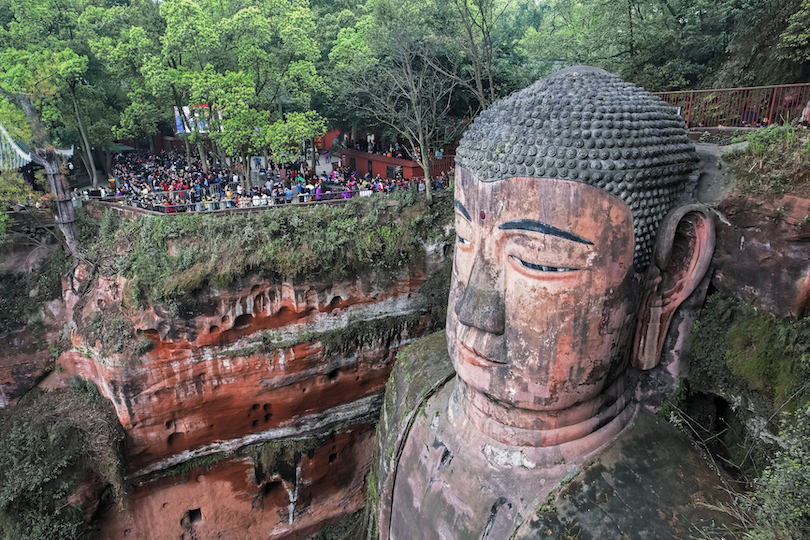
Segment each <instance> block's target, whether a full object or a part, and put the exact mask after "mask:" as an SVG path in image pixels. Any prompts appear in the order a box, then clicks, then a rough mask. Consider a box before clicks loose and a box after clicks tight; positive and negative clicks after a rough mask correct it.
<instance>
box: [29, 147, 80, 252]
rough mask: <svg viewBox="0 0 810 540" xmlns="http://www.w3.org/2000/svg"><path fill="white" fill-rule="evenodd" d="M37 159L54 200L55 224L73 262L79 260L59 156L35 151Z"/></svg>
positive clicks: (73, 213)
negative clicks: (63, 238) (60, 232)
mask: <svg viewBox="0 0 810 540" xmlns="http://www.w3.org/2000/svg"><path fill="white" fill-rule="evenodd" d="M36 155H37V157H39V158H40V160H42V163H41V165H42V166H43V167H45V174H46V176H47V177H48V184H50V188H51V191H52V192H53V194H54V195H55V200H56V215H55V216H54V217H55V218H56V223H57V224H58V225H59V230H60V231H62V235H63V236H64V237H65V244H66V245H67V248H68V251H70V254H71V256H72V257H73V262H77V261H78V260H79V255H80V253H79V230H78V227H77V225H76V213H75V211H74V209H73V202H72V201H71V199H70V194H69V192H68V185H67V182H66V181H65V177H64V175H63V174H62V171H61V170H60V169H59V156H57V155H56V153H55V152H53V150H52V149H50V148H48V149H44V150H43V149H37V150H36Z"/></svg>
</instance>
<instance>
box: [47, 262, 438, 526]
mask: <svg viewBox="0 0 810 540" xmlns="http://www.w3.org/2000/svg"><path fill="white" fill-rule="evenodd" d="M443 257H444V250H442V249H441V246H439V248H438V249H433V250H428V253H427V255H426V257H425V258H424V259H423V260H422V261H421V262H420V263H418V264H417V265H416V266H414V267H413V268H411V269H410V271H409V272H408V273H407V274H406V275H405V276H404V279H402V280H400V281H392V280H390V279H383V278H380V277H378V276H375V275H373V274H368V275H364V276H359V277H358V278H357V279H354V280H350V281H349V280H347V281H345V282H338V283H306V282H303V283H300V282H299V283H294V284H293V283H272V282H269V281H267V280H266V279H262V278H260V277H258V276H252V277H248V278H246V279H244V280H243V281H242V282H241V283H238V284H237V285H238V286H234V287H231V288H230V289H228V290H222V291H218V290H213V289H212V290H210V291H204V292H203V293H200V294H198V295H197V296H195V298H194V299H193V300H192V301H190V302H188V303H186V304H184V305H183V306H181V310H180V311H181V313H179V314H177V313H175V314H173V313H171V312H169V311H168V310H166V309H163V308H161V307H155V306H152V305H148V306H145V307H144V308H143V309H141V310H137V311H136V310H133V309H132V308H131V307H130V308H125V309H119V306H121V305H122V304H124V303H125V299H126V297H125V294H126V293H125V290H126V287H127V282H126V280H124V279H123V278H118V277H110V278H105V277H103V276H93V279H92V281H88V280H89V278H90V277H91V276H92V274H91V273H90V269H89V268H86V267H83V266H81V265H80V266H79V267H78V268H77V269H76V270H75V272H74V273H73V275H72V276H71V280H70V283H66V285H65V290H64V296H65V299H66V301H65V303H64V304H63V306H62V308H61V311H60V312H61V313H63V314H67V315H68V316H69V315H70V314H71V313H72V315H73V317H74V318H75V321H76V322H75V325H76V326H77V327H78V331H77V332H75V333H74V334H73V349H72V350H70V351H68V352H65V353H63V354H62V356H61V357H60V359H59V364H60V366H61V370H60V372H58V373H52V374H51V375H50V376H49V377H48V378H47V379H46V381H44V382H43V383H41V387H42V388H43V389H46V390H47V389H50V388H56V387H60V386H65V385H67V384H69V381H70V378H71V377H72V376H74V375H79V376H80V377H82V378H85V379H89V380H92V381H93V382H95V383H96V384H97V386H98V387H99V389H100V391H101V393H102V394H103V395H104V396H105V397H108V398H110V399H111V401H112V402H113V405H114V407H115V409H116V414H117V416H118V418H119V420H120V421H121V423H122V425H123V426H124V428H125V430H126V431H127V457H128V466H129V471H128V473H129V480H130V481H131V482H135V483H137V484H138V486H139V487H138V488H137V489H136V491H135V493H134V494H133V495H132V496H131V497H128V498H127V500H125V501H124V502H123V504H122V506H121V507H115V508H107V509H102V513H101V517H102V520H103V523H104V531H105V532H104V535H105V536H102V538H111V539H112V538H123V537H127V536H129V537H133V538H178V537H180V535H182V534H185V535H186V538H191V536H189V535H191V534H192V533H193V535H194V536H193V537H194V538H218V537H219V536H218V535H221V534H229V532H232V531H235V530H239V531H241V532H240V537H243V538H307V537H309V536H310V534H312V533H314V532H316V531H317V530H318V529H319V528H320V527H322V526H323V525H325V524H327V523H330V522H334V521H337V520H339V519H340V518H341V517H342V516H344V515H346V514H348V513H351V512H354V511H357V510H358V509H360V508H361V507H362V506H363V502H364V494H365V477H366V474H367V472H368V470H369V467H370V458H371V451H372V447H373V441H372V437H373V424H374V423H375V422H376V421H377V419H378V417H379V410H380V407H381V404H382V393H383V387H384V385H385V381H386V380H387V377H388V373H389V371H390V369H391V366H392V363H393V359H394V358H395V356H396V353H397V351H398V350H400V349H401V348H402V347H404V346H405V345H407V344H408V343H410V342H411V341H413V340H414V339H415V338H417V337H419V336H421V335H423V334H424V333H425V332H426V331H427V329H428V328H429V327H431V326H435V324H436V322H437V321H435V320H434V319H433V318H435V316H436V315H435V313H440V312H441V310H436V311H435V313H434V312H433V311H432V310H433V309H434V307H435V299H431V298H428V296H429V295H432V294H433V293H434V292H435V290H434V289H435V287H436V279H437V278H436V276H437V275H438V273H439V270H440V269H441V268H442V265H443V264H444V258H443ZM88 284H89V285H90V286H89V287H88ZM423 287H424V290H423ZM427 291H430V292H427ZM439 301H441V302H443V300H439ZM98 313H102V314H103V316H104V317H109V316H115V317H126V319H127V324H131V325H132V328H134V331H135V333H136V336H138V339H140V340H142V341H144V340H148V341H149V342H151V350H150V351H149V352H147V353H145V354H142V355H140V356H138V355H137V354H135V353H133V352H132V351H133V350H134V349H133V345H134V342H130V343H129V344H128V345H127V346H126V347H125V350H124V351H122V352H111V351H114V348H111V347H110V346H109V345H110V344H106V343H102V342H101V341H99V340H96V341H95V342H92V343H91V342H89V341H87V340H86V339H85V338H84V337H82V336H87V335H91V334H88V328H89V327H88V325H89V324H91V322H92V320H93V318H94V317H95V318H96V319H97V318H98V317H97V314H98ZM82 325H84V327H83V326H82ZM91 326H92V325H91ZM127 332H129V330H127ZM46 352H47V351H46ZM330 434H331V435H330ZM304 437H309V438H315V439H317V440H319V441H322V444H320V446H318V447H316V448H315V449H314V450H313V453H311V454H310V455H309V456H307V455H305V456H303V457H302V458H301V459H300V461H299V462H297V463H296V464H295V465H292V466H288V467H287V470H288V471H289V470H291V471H293V472H294V474H293V475H292V476H291V477H290V476H289V475H287V476H285V477H284V478H276V477H274V476H270V477H269V478H261V479H257V473H256V471H255V470H254V466H253V464H252V462H250V460H248V461H245V459H247V458H244V456H245V455H248V454H249V453H250V450H249V449H250V448H255V447H257V445H260V444H263V443H268V442H270V443H275V442H278V441H285V440H291V439H301V438H304ZM327 437H330V438H329V439H328V440H326V441H325V442H323V440H324V438H327ZM206 456H207V457H206ZM240 456H242V457H240ZM222 457H225V459H224V460H223V461H219V462H218V463H217V464H216V465H215V466H213V467H211V470H210V471H207V470H203V472H202V473H201V474H200V473H197V472H193V473H192V476H191V477H190V480H184V479H183V478H185V477H182V476H181V477H171V478H160V477H161V475H163V474H164V473H165V471H169V470H172V469H173V468H175V467H184V466H185V465H184V464H186V463H187V462H189V461H190V460H193V459H197V458H205V459H206V460H207V462H210V461H211V460H214V461H216V460H218V459H221V458H222ZM156 478H157V479H156ZM197 478H199V482H197V481H196V479H197ZM161 498H165V499H166V500H167V501H171V502H172V503H174V502H176V501H184V505H183V508H182V509H181V508H179V507H178V508H174V507H173V506H172V505H170V506H172V512H169V511H167V510H166V511H164V507H163V506H162V505H163V503H164V502H166V501H162V502H160V504H159V505H158V502H157V500H158V499H161ZM257 501H258V502H257ZM186 502H188V504H186ZM156 505H157V506H156ZM195 505H196V506H195ZM166 508H169V507H168V506H167V507H166ZM197 508H200V509H202V510H201V512H200V514H199V516H201V517H200V519H197V517H195V516H197V514H196V513H195V512H193V511H194V510H195V509H197ZM206 508H207V509H208V510H205V509H206ZM291 508H292V510H290V509H291ZM189 510H191V511H192V512H191V514H188V511H189ZM184 512H185V514H184ZM192 518H193V519H192ZM184 519H185V521H183V520H184ZM181 521H182V523H181ZM190 522H193V523H191V525H189V523H190ZM126 531H129V532H128V533H127V534H125V532H126ZM244 531H248V532H246V533H245V532H244Z"/></svg>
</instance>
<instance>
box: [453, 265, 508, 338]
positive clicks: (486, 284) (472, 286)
mask: <svg viewBox="0 0 810 540" xmlns="http://www.w3.org/2000/svg"><path fill="white" fill-rule="evenodd" d="M500 279H501V272H500V270H499V269H496V268H494V267H493V265H492V264H490V263H489V262H487V261H486V259H485V258H484V256H483V254H482V253H481V252H479V253H477V254H476V257H475V260H474V261H473V266H472V270H471V271H470V279H469V280H468V281H467V287H466V288H465V289H464V292H463V293H462V294H461V298H460V299H459V301H458V302H457V303H456V307H455V311H456V316H457V317H458V321H459V322H460V323H461V324H464V325H466V326H474V327H475V328H478V329H479V330H483V331H484V332H489V333H490V334H496V335H501V334H503V332H504V325H505V323H504V319H505V316H504V311H505V309H504V300H503V294H502V293H501V289H502V287H501V284H500V283H499V282H500Z"/></svg>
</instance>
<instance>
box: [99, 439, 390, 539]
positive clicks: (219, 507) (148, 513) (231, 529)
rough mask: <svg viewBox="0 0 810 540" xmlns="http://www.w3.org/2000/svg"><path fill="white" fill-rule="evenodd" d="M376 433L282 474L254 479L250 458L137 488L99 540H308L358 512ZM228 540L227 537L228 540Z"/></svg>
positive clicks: (338, 442)
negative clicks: (338, 519) (345, 515)
mask: <svg viewBox="0 0 810 540" xmlns="http://www.w3.org/2000/svg"><path fill="white" fill-rule="evenodd" d="M373 438H374V427H373V425H371V424H359V425H355V426H351V427H349V428H345V429H342V430H340V431H338V432H337V433H335V434H334V435H332V436H331V437H329V438H328V439H326V440H325V441H324V443H323V444H322V445H321V446H320V447H319V448H317V449H315V450H313V451H312V452H311V453H310V454H303V455H301V456H300V457H299V458H298V459H297V460H294V461H292V462H290V463H287V464H285V465H287V466H286V467H284V468H282V471H281V472H275V473H274V474H271V475H268V476H267V477H264V478H257V476H256V469H255V464H254V463H253V461H252V460H251V459H250V458H241V459H240V458H232V459H225V460H223V461H220V462H219V463H216V464H214V465H212V466H210V467H207V468H200V467H197V468H192V469H191V470H189V471H188V472H187V473H185V474H182V475H178V476H171V477H164V478H160V479H158V480H155V481H151V482H146V483H144V484H141V485H140V486H138V487H137V488H136V489H135V492H134V493H133V494H132V495H131V496H130V497H129V499H128V501H127V508H119V509H113V510H111V511H110V512H109V513H108V515H107V518H106V520H105V521H104V522H103V523H102V528H101V532H100V533H99V534H98V535H97V537H96V538H97V539H98V540H119V539H122V538H155V539H157V538H172V539H176V538H185V539H190V538H196V539H198V540H203V539H209V538H210V539H219V538H230V537H235V538H263V539H266V538H285V539H292V540H295V539H298V538H301V539H304V538H309V537H310V536H311V535H312V534H314V533H315V532H316V531H317V530H319V529H320V528H321V527H322V526H323V525H324V523H325V522H329V521H334V518H335V516H336V515H340V514H339V512H342V513H351V512H354V511H356V510H358V509H359V508H362V506H363V504H364V501H365V483H364V475H363V474H358V470H364V468H365V467H366V464H367V463H368V461H369V460H370V453H371V448H372V445H373ZM229 535H233V536H229Z"/></svg>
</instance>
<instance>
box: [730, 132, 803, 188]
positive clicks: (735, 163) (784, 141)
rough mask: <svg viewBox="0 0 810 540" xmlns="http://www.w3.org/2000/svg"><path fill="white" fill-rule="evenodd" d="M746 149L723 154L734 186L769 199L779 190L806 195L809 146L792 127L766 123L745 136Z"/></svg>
mask: <svg viewBox="0 0 810 540" xmlns="http://www.w3.org/2000/svg"><path fill="white" fill-rule="evenodd" d="M745 139H747V140H748V148H747V149H746V150H745V151H742V152H737V153H734V154H729V155H727V156H726V158H725V159H727V160H728V161H729V163H730V166H731V170H732V172H733V173H734V177H735V178H736V179H737V187H738V188H740V190H742V191H743V192H745V193H750V194H755V195H761V196H764V197H765V198H773V197H776V196H779V195H782V194H783V193H789V192H790V193H796V194H798V195H803V196H807V195H810V175H808V171H810V146H808V143H802V142H801V141H799V139H798V137H797V136H796V128H794V127H790V126H770V127H768V128H765V129H757V130H754V131H751V132H750V133H749V134H748V135H746V136H745Z"/></svg>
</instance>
